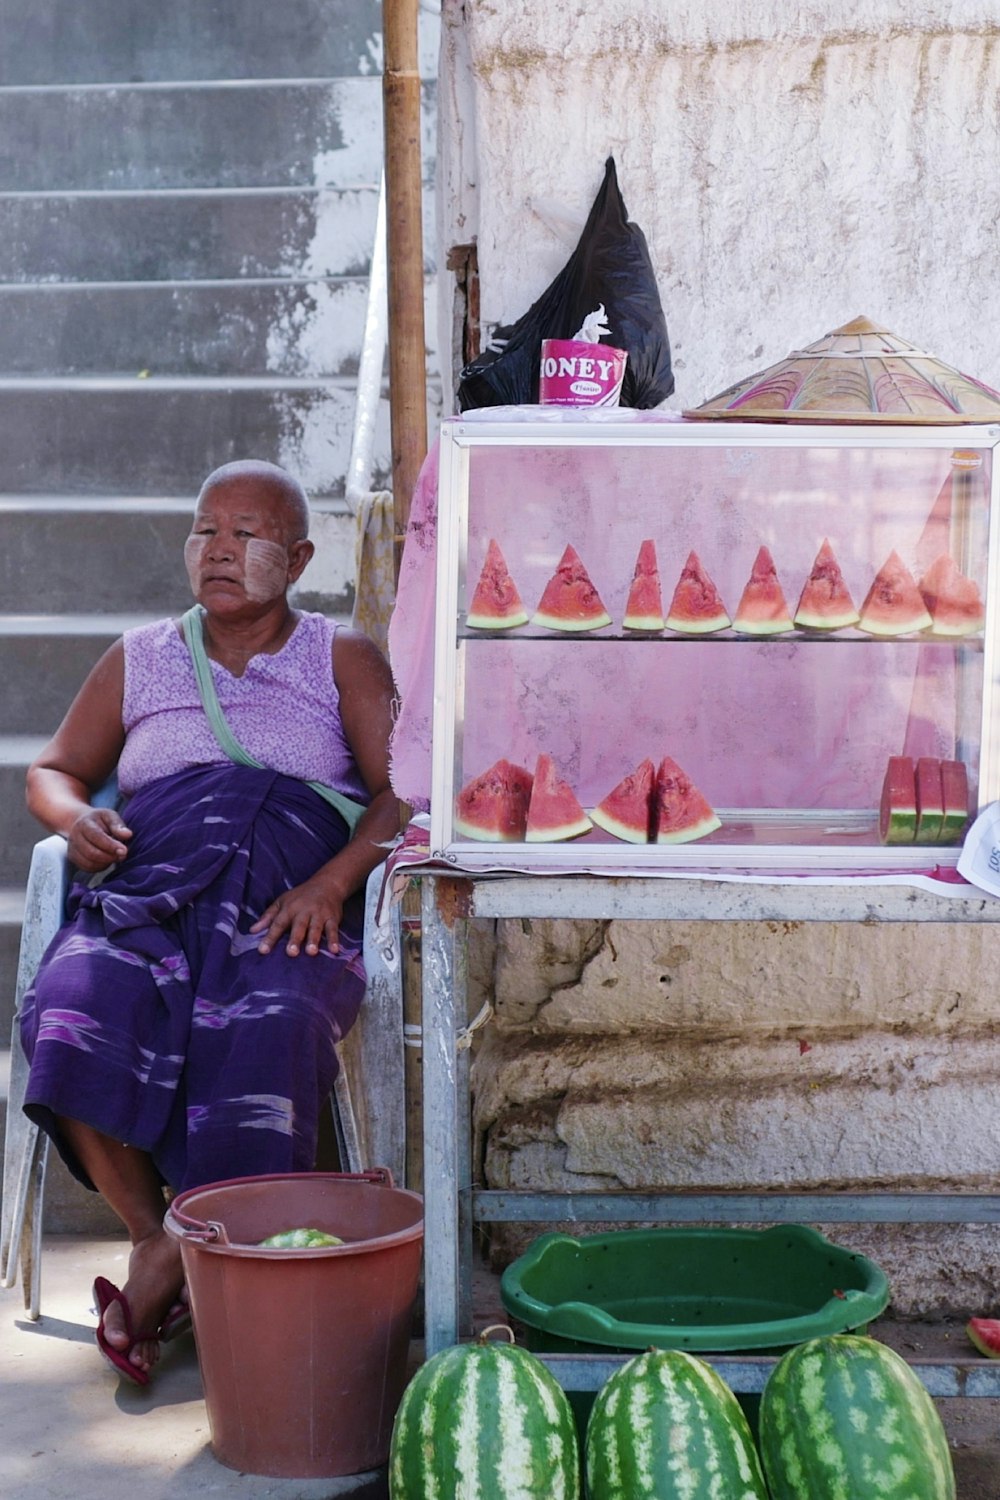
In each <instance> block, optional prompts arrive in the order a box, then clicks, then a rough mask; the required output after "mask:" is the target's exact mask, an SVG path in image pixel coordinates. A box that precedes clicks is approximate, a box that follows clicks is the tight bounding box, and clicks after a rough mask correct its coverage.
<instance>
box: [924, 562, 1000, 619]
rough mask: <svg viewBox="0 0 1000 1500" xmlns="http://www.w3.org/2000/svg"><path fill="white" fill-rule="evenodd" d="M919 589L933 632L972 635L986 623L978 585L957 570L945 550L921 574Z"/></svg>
mask: <svg viewBox="0 0 1000 1500" xmlns="http://www.w3.org/2000/svg"><path fill="white" fill-rule="evenodd" d="M920 593H921V595H922V597H923V601H924V604H925V605H926V606H927V609H928V611H929V612H930V617H931V627H930V628H931V634H932V635H943V636H958V635H973V634H974V633H975V632H976V631H977V630H982V628H983V626H984V625H985V623H986V611H985V610H984V608H983V601H982V598H981V597H980V593H979V589H978V587H977V586H976V584H975V583H973V581H972V579H971V578H966V576H965V574H964V573H960V572H959V571H958V566H957V564H956V563H955V560H954V558H952V557H950V556H949V554H948V553H947V552H942V553H941V556H940V557H936V558H935V559H934V561H933V562H932V563H931V565H930V567H929V568H928V569H927V572H926V573H925V574H924V576H923V578H921V580H920Z"/></svg>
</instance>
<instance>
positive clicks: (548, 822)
mask: <svg viewBox="0 0 1000 1500" xmlns="http://www.w3.org/2000/svg"><path fill="white" fill-rule="evenodd" d="M593 826H594V825H593V823H592V822H591V821H590V819H589V818H588V817H587V814H586V813H585V812H584V810H583V808H582V807H581V806H580V803H579V800H578V798H577V795H576V793H575V792H574V791H573V788H572V787H571V786H570V785H569V783H568V782H566V781H561V780H560V779H559V776H558V774H557V772H556V767H555V762H554V761H553V759H552V757H551V755H545V754H542V755H540V756H539V757H538V760H537V762H536V764H535V779H534V781H533V783H532V786H531V801H530V802H529V803H528V831H527V833H526V834H525V841H526V842H527V843H529V844H548V843H555V842H556V841H558V840H560V839H575V838H579V837H580V835H581V834H582V833H589V832H590V830H591V828H593Z"/></svg>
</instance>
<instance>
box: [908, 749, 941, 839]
mask: <svg viewBox="0 0 1000 1500" xmlns="http://www.w3.org/2000/svg"><path fill="white" fill-rule="evenodd" d="M914 785H915V787H916V792H917V832H916V841H917V843H918V844H939V843H940V842H941V827H942V824H943V823H944V793H943V791H942V788H941V762H940V761H939V760H938V759H937V758H936V756H933V755H921V756H920V758H919V760H918V761H917V766H916V773H915V776H914Z"/></svg>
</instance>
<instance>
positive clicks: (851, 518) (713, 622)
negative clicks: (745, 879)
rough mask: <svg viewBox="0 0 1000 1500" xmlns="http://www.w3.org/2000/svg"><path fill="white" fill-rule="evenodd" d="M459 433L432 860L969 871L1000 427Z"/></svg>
mask: <svg viewBox="0 0 1000 1500" xmlns="http://www.w3.org/2000/svg"><path fill="white" fill-rule="evenodd" d="M561 415H562V416H563V417H565V418H566V419H565V420H562V421H559V422H555V421H542V420H538V421H532V420H519V421H513V420H512V421H509V422H505V421H502V420H501V421H490V422H486V421H476V420H472V419H470V418H456V419H454V420H451V421H449V422H446V423H445V424H444V426H443V428H442V436H441V468H440V483H439V506H438V530H437V599H436V604H435V610H436V614H435V658H434V720H433V746H434V754H433V782H432V796H431V846H432V849H433V850H434V851H435V852H436V853H437V854H439V855H441V856H443V857H444V858H447V859H450V860H453V861H454V862H455V863H457V864H459V865H461V866H463V867H467V868H470V869H476V868H487V867H490V868H498V867H504V868H511V869H518V868H522V867H523V868H534V869H538V868H552V869H589V870H597V871H602V870H607V871H608V872H609V873H613V872H614V871H615V870H619V871H623V870H626V869H639V870H643V869H649V870H655V869H657V868H660V869H677V870H687V871H696V870H698V869H702V870H748V871H767V870H775V871H781V870H786V871H791V870H794V871H796V872H801V873H808V872H809V871H811V870H814V869H815V870H826V871H829V870H831V869H843V870H846V871H877V870H893V869H895V870H907V869H927V868H933V867H935V866H953V865H954V864H955V863H956V862H957V858H958V854H959V851H960V846H961V836H962V832H963V831H964V827H965V824H966V822H967V819H968V818H969V817H971V816H974V815H975V813H976V812H977V810H978V809H979V808H981V807H982V806H983V805H985V804H986V803H988V802H990V801H993V800H995V799H996V798H997V797H998V795H1000V765H998V760H997V746H996V743H995V737H996V732H995V729H994V727H993V726H994V723H995V719H996V710H995V704H994V681H995V673H996V659H995V652H996V632H997V603H996V594H997V588H998V583H997V550H998V545H1000V543H998V540H997V527H996V526H995V525H994V524H993V517H994V511H995V507H996V502H997V484H998V479H997V474H996V466H995V464H994V452H995V449H996V447H997V445H998V443H1000V427H996V426H966V427H962V428H960V429H958V430H956V428H955V427H933V426H911V427H904V426H899V427H877V428H874V427H865V426H862V425H858V426H842V425H832V424H831V425H816V426H799V425H796V426H792V425H781V424H773V425H772V424H767V423H760V422H752V423H739V424H738V423H733V422H726V423H713V422H705V421H679V420H671V419H669V418H668V417H665V416H662V415H660V414H650V413H643V414H637V413H631V412H630V413H627V414H621V415H619V416H617V417H615V416H613V415H612V414H610V413H602V414H601V420H595V419H594V418H593V417H589V418H588V417H584V416H575V415H573V416H568V415H567V414H561Z"/></svg>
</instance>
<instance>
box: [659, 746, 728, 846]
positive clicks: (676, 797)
mask: <svg viewBox="0 0 1000 1500" xmlns="http://www.w3.org/2000/svg"><path fill="white" fill-rule="evenodd" d="M721 827H722V822H721V819H720V818H719V817H718V816H717V815H716V813H715V810H714V808H712V807H711V806H710V805H709V803H708V802H707V800H706V799H705V798H704V797H703V796H702V794H701V792H699V790H698V788H697V787H696V786H695V785H694V782H693V781H692V780H691V778H690V777H689V776H687V775H686V774H685V772H683V771H682V770H681V768H680V766H679V765H678V764H677V762H676V761H675V760H671V759H670V756H669V755H665V756H664V757H663V759H662V760H661V761H660V764H659V768H658V770H657V772H656V784H655V786H654V789H653V817H652V823H651V829H652V839H653V842H654V843H655V844H689V843H691V842H692V840H694V839H703V838H704V837H705V835H706V834H708V833H712V832H713V831H714V830H715V829H716V828H721Z"/></svg>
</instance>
